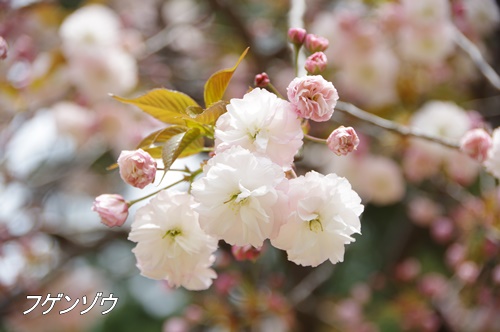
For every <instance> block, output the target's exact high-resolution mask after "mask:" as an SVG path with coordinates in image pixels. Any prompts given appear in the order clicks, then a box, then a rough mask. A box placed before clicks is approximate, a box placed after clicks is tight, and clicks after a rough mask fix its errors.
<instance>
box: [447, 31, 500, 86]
mask: <svg viewBox="0 0 500 332" xmlns="http://www.w3.org/2000/svg"><path fill="white" fill-rule="evenodd" d="M454 37H455V43H457V45H458V46H459V47H460V48H461V49H462V50H463V51H465V53H467V54H468V55H469V57H470V58H471V60H472V62H474V64H475V65H476V67H477V68H478V69H479V70H480V71H481V73H482V74H483V75H484V77H486V79H487V80H488V81H489V82H490V83H491V85H493V86H494V87H495V88H496V89H497V90H500V76H498V74H497V72H496V71H495V70H494V69H493V67H491V66H490V64H489V63H488V62H487V61H486V60H485V59H484V57H483V55H482V54H481V51H479V49H478V48H477V46H476V45H474V43H473V42H471V41H470V40H469V39H468V38H467V37H466V36H465V35H464V34H463V33H462V32H461V31H460V30H459V29H458V28H457V27H454Z"/></svg>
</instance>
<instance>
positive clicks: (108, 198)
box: [92, 194, 128, 227]
mask: <svg viewBox="0 0 500 332" xmlns="http://www.w3.org/2000/svg"><path fill="white" fill-rule="evenodd" d="M92 211H95V212H97V213H99V216H100V217H101V222H102V223H103V224H104V225H106V226H108V227H114V226H121V225H123V224H124V223H125V220H127V217H128V204H127V202H126V201H125V199H124V198H123V197H122V196H120V195H116V194H104V195H100V196H98V197H96V199H95V201H94V205H92Z"/></svg>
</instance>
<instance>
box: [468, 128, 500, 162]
mask: <svg viewBox="0 0 500 332" xmlns="http://www.w3.org/2000/svg"><path fill="white" fill-rule="evenodd" d="M492 144H493V143H492V139H491V136H490V134H488V133H487V132H486V131H485V130H484V129H481V128H477V129H472V130H469V131H468V132H466V133H465V135H464V136H463V137H462V139H461V140H460V151H462V152H463V153H465V154H467V155H468V156H469V157H471V158H472V159H474V160H477V161H479V162H483V161H484V160H485V159H486V157H487V155H488V149H489V148H490V147H491V145H492Z"/></svg>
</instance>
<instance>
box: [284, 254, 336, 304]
mask: <svg viewBox="0 0 500 332" xmlns="http://www.w3.org/2000/svg"><path fill="white" fill-rule="evenodd" d="M332 272H333V266H332V265H331V264H330V262H326V263H325V264H323V265H322V266H320V267H318V268H316V269H315V270H313V271H312V272H311V273H309V274H308V275H307V276H306V277H305V278H304V279H302V281H301V282H300V283H299V284H298V285H297V286H295V288H294V289H292V291H291V292H290V294H289V297H288V298H289V299H290V303H292V304H293V305H295V306H296V305H298V304H300V303H301V302H302V301H304V300H305V299H306V298H308V297H309V296H310V295H311V293H312V292H313V291H314V290H315V289H316V288H318V287H319V286H321V285H322V284H323V283H324V282H325V281H327V280H328V278H330V276H331V275H332Z"/></svg>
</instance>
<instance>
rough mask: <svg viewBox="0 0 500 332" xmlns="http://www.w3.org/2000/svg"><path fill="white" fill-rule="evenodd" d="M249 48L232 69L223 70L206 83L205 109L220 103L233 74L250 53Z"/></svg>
mask: <svg viewBox="0 0 500 332" xmlns="http://www.w3.org/2000/svg"><path fill="white" fill-rule="evenodd" d="M248 49H249V48H248V47H247V49H246V50H245V51H243V53H242V54H241V56H240V58H239V59H238V62H236V64H235V65H234V67H232V68H228V69H222V70H219V71H218V72H216V73H215V74H213V75H212V76H210V78H209V79H208V81H207V83H205V91H204V93H203V95H204V99H205V107H207V108H208V107H210V106H211V105H212V104H213V103H215V102H218V101H219V100H221V99H222V97H223V96H224V92H225V91H226V88H227V86H228V84H229V81H230V80H231V77H233V73H234V71H235V70H236V68H238V65H239V64H240V62H241V61H242V60H243V58H244V57H245V55H246V54H247V52H248Z"/></svg>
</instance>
